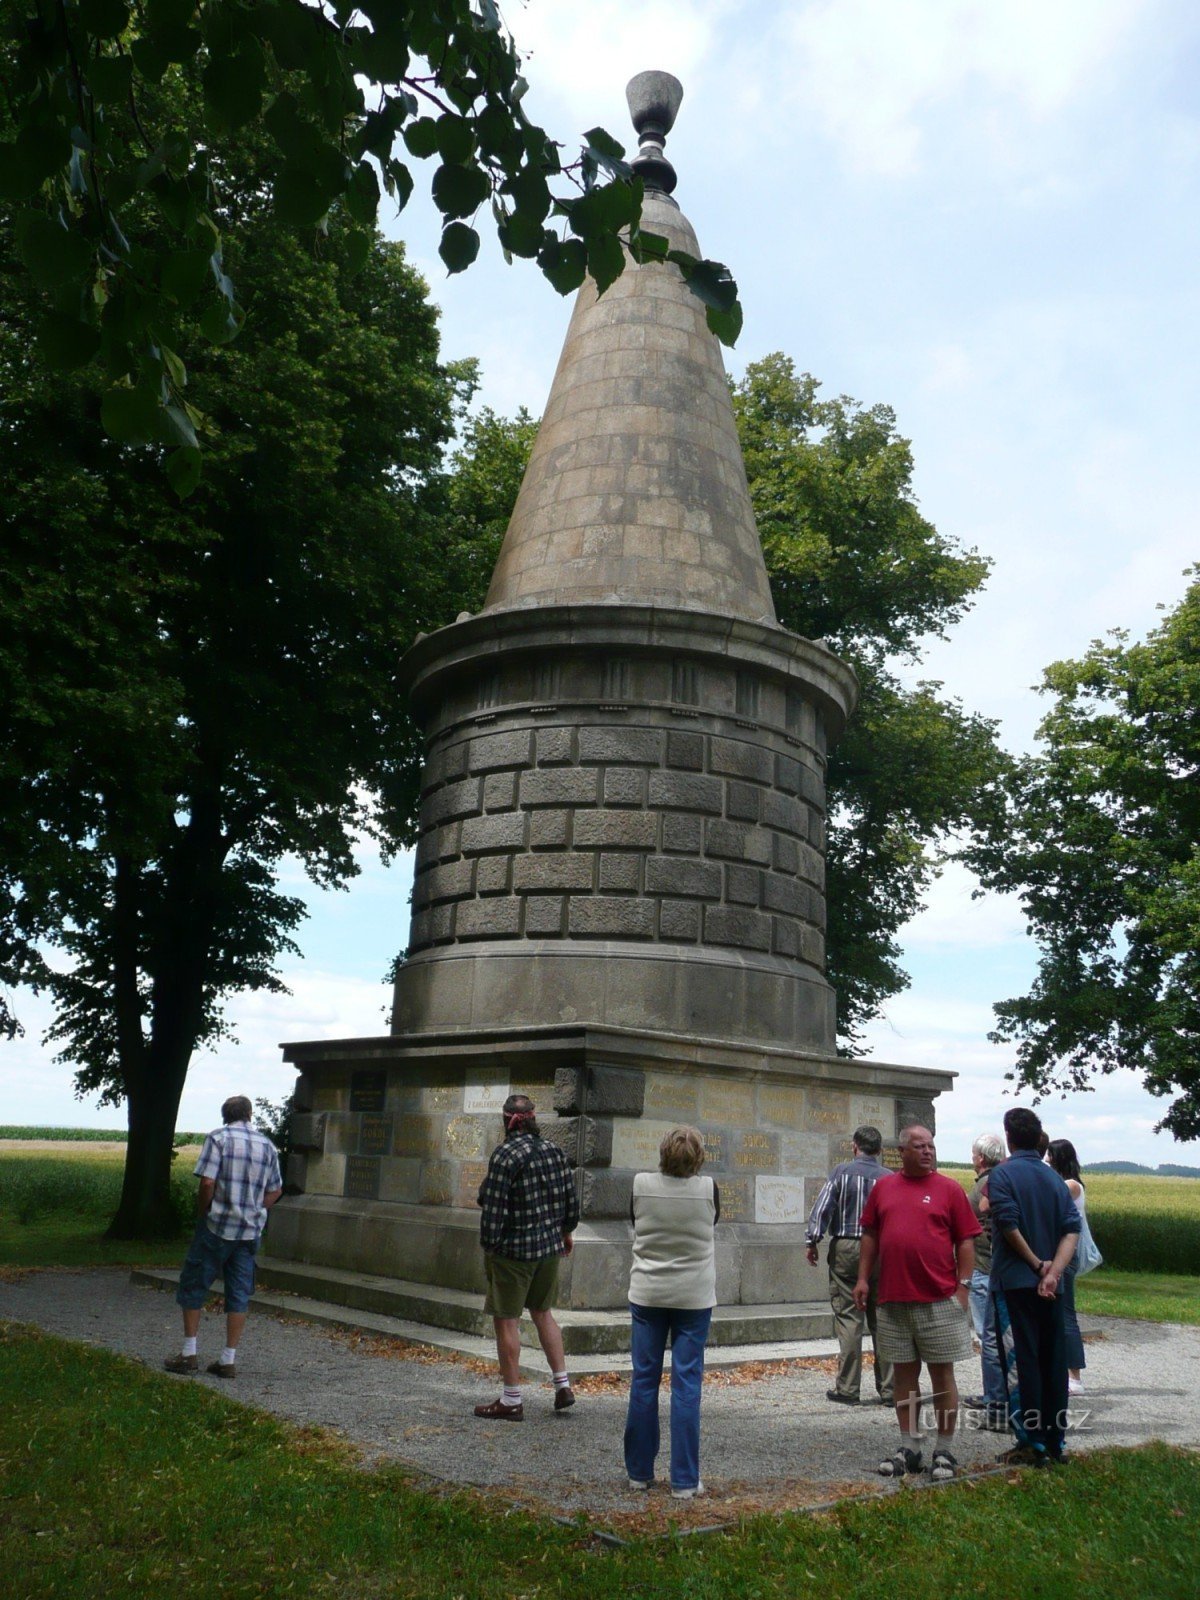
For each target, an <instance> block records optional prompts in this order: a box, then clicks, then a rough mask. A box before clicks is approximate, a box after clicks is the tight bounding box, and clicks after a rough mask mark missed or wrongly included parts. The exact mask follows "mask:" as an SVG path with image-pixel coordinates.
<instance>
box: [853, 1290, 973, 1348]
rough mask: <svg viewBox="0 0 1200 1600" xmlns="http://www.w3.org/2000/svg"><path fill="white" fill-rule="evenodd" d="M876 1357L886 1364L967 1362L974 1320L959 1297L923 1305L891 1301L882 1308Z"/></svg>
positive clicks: (876, 1337)
mask: <svg viewBox="0 0 1200 1600" xmlns="http://www.w3.org/2000/svg"><path fill="white" fill-rule="evenodd" d="M877 1315H878V1322H877V1325H876V1329H875V1354H876V1355H877V1356H880V1357H882V1359H883V1360H884V1361H936V1362H946V1361H967V1360H969V1359H970V1357H971V1319H970V1317H969V1316H968V1314H967V1312H966V1310H965V1309H964V1308H963V1307H962V1306H960V1305H959V1303H958V1300H957V1299H956V1298H955V1296H953V1295H951V1297H950V1299H949V1300H935V1301H934V1302H933V1303H932V1304H931V1305H923V1304H921V1303H920V1302H917V1301H912V1300H889V1301H886V1302H885V1303H884V1304H883V1305H881V1306H880V1307H879V1310H878V1313H877Z"/></svg>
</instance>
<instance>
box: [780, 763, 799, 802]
mask: <svg viewBox="0 0 1200 1600" xmlns="http://www.w3.org/2000/svg"><path fill="white" fill-rule="evenodd" d="M775 787H776V788H777V789H782V790H783V791H784V793H785V794H799V793H800V763H799V762H798V761H797V760H796V759H795V758H794V757H793V756H776V757H775Z"/></svg>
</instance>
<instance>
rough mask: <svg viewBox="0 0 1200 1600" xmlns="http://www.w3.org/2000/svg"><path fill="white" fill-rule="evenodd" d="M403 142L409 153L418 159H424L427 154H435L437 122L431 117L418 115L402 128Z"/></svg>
mask: <svg viewBox="0 0 1200 1600" xmlns="http://www.w3.org/2000/svg"><path fill="white" fill-rule="evenodd" d="M404 142H405V144H406V145H407V146H408V152H409V154H410V155H414V156H416V157H417V159H418V160H419V161H424V160H426V159H427V158H428V157H429V156H432V155H436V154H437V147H438V131H437V123H436V122H435V121H434V120H433V118H432V117H418V118H417V120H416V122H410V123H409V124H408V125H407V126H406V127H405V129H404Z"/></svg>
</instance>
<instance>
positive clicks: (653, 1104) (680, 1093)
mask: <svg viewBox="0 0 1200 1600" xmlns="http://www.w3.org/2000/svg"><path fill="white" fill-rule="evenodd" d="M698 1105H699V1096H698V1094H697V1090H696V1085H695V1083H694V1082H693V1081H692V1080H691V1079H688V1078H685V1077H684V1076H683V1074H682V1073H675V1072H648V1073H647V1074H646V1102H645V1115H646V1116H648V1117H678V1118H679V1119H680V1121H682V1122H690V1121H692V1120H694V1118H696V1117H697V1116H698V1115H699V1111H698V1109H697V1108H698Z"/></svg>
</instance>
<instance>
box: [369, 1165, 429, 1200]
mask: <svg viewBox="0 0 1200 1600" xmlns="http://www.w3.org/2000/svg"><path fill="white" fill-rule="evenodd" d="M421 1167H422V1163H421V1162H420V1161H414V1160H413V1159H412V1158H411V1157H408V1158H405V1159H402V1160H398V1159H397V1158H396V1157H395V1156H392V1157H391V1158H390V1159H389V1160H387V1161H385V1162H383V1171H382V1173H381V1174H380V1177H379V1198H380V1199H381V1200H391V1201H393V1202H394V1203H397V1204H400V1205H410V1206H412V1205H416V1203H417V1201H418V1200H419V1199H420V1197H421Z"/></svg>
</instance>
